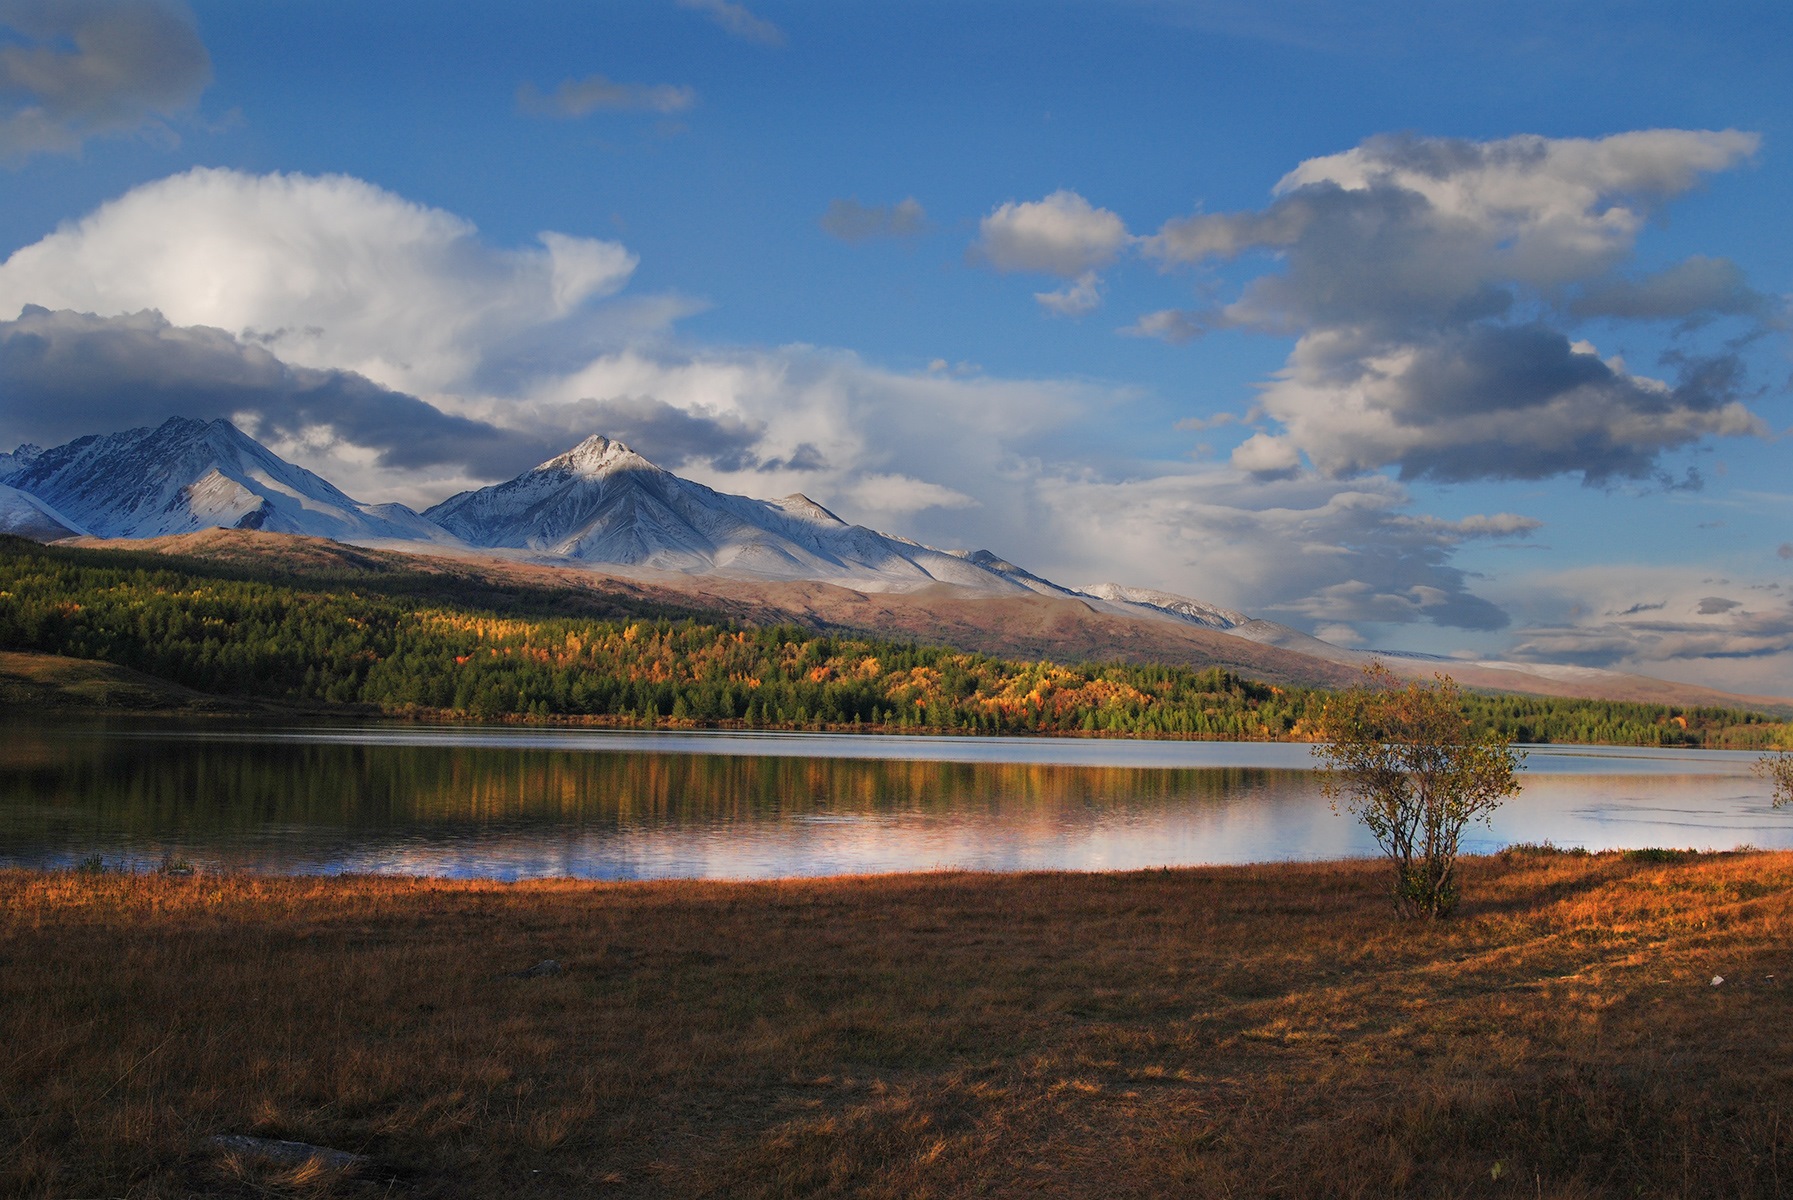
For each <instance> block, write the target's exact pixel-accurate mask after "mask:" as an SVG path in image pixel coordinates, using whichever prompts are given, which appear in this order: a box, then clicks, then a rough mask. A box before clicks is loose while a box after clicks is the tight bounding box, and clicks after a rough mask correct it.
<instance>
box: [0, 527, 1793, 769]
mask: <svg viewBox="0 0 1793 1200" xmlns="http://www.w3.org/2000/svg"><path fill="white" fill-rule="evenodd" d="M0 649H8V650H26V651H36V652H40V653H47V654H58V655H66V656H70V657H74V658H83V659H97V660H103V661H105V662H110V663H115V664H118V665H120V666H124V667H129V668H132V669H134V670H137V671H141V672H144V673H146V674H149V675H153V676H157V677H159V678H161V679H165V680H169V681H172V682H174V683H178V684H181V685H184V686H186V687H189V688H193V689H197V690H199V691H202V692H208V693H212V694H214V695H219V696H227V697H239V698H247V699H255V700H262V701H272V702H277V703H285V704H293V705H300V706H306V707H309V708H314V709H315V708H320V707H321V708H343V709H345V710H352V711H363V712H369V711H373V712H380V713H386V714H393V715H412V716H417V717H427V718H442V719H471V720H485V721H490V720H534V721H574V722H589V723H596V724H608V725H624V726H640V727H674V728H677V727H720V728H751V729H843V728H844V729H863V730H885V731H891V730H901V731H911V732H941V733H982V734H1081V735H1095V736H1100V735H1124V736H1133V737H1142V736H1143V737H1173V738H1212V739H1237V740H1266V739H1302V738H1306V737H1308V736H1310V735H1311V730H1312V728H1313V724H1314V721H1315V719H1316V717H1317V716H1318V713H1319V711H1320V708H1321V706H1322V705H1323V704H1324V703H1325V699H1326V696H1327V694H1328V693H1326V692H1325V691H1323V690H1320V689H1311V688H1289V687H1274V686H1270V685H1268V684H1264V683H1259V682H1256V681H1253V680H1249V679H1245V678H1242V677H1240V676H1238V675H1236V674H1234V673H1231V672H1228V671H1224V670H1220V669H1217V668H1209V669H1205V670H1203V669H1196V668H1192V667H1179V666H1163V665H1142V664H1135V663H1113V662H1110V663H1076V664H1066V663H1055V662H1046V661H1041V662H1017V661H1012V660H1005V659H999V658H994V657H990V656H987V655H982V654H975V653H968V652H965V651H961V650H956V649H952V648H947V647H940V646H924V645H917V644H913V643H904V642H895V641H889V640H880V639H878V638H876V637H872V636H858V635H845V634H840V633H822V632H817V631H814V630H809V629H805V628H801V627H797V626H791V625H784V626H773V627H749V626H745V625H741V624H737V623H731V622H729V621H727V620H726V619H723V618H719V617H715V616H707V615H705V614H702V613H696V612H675V611H672V610H668V609H666V608H665V607H663V606H658V605H652V604H647V603H644V602H639V601H634V600H632V599H631V598H628V597H617V596H604V595H602V594H601V593H581V594H580V595H578V596H573V595H571V594H569V593H568V592H566V591H565V590H563V589H553V588H546V587H543V588H536V589H532V588H528V587H518V588H498V587H493V588H490V589H479V588H471V589H470V588H469V586H468V585H467V583H466V581H465V580H459V579H445V578H442V577H433V576H430V575H428V574H426V573H424V572H416V573H406V572H390V571H386V572H376V571H357V570H354V569H347V568H345V569H341V570H336V571H333V572H326V573H322V574H320V573H315V572H312V573H307V574H306V575H304V576H302V577H299V576H292V575H283V574H282V573H281V572H279V571H278V570H277V569H275V568H273V567H271V566H268V565H266V564H263V565H259V566H258V565H245V564H219V563H216V562H210V561H205V560H198V559H181V558H177V557H169V556H160V555H152V554H139V553H132V552H120V551H112V550H105V551H101V550H82V549H74V548H67V547H57V546H40V545H37V544H35V543H31V542H25V541H21V540H19V539H12V538H7V539H3V540H0ZM1466 701H1467V703H1468V705H1469V707H1470V711H1471V715H1472V716H1473V718H1474V719H1475V720H1476V722H1477V723H1478V725H1479V726H1480V727H1481V728H1483V729H1493V730H1496V731H1498V732H1500V733H1502V734H1505V735H1508V736H1510V737H1512V738H1513V739H1515V740H1517V741H1523V742H1597V743H1607V744H1617V745H1641V746H1659V745H1686V746H1723V747H1735V748H1751V747H1757V746H1762V745H1766V744H1769V742H1770V741H1771V740H1772V739H1773V738H1774V737H1775V736H1776V735H1777V733H1778V732H1779V731H1780V729H1781V726H1780V725H1779V724H1778V723H1776V722H1774V721H1773V720H1772V719H1771V718H1769V717H1767V716H1765V715H1763V714H1760V713H1751V712H1745V711H1740V710H1735V709H1723V708H1692V707H1675V706H1668V705H1659V704H1640V703H1626V702H1617V701H1594V700H1576V699H1561V698H1547V697H1529V696H1512V695H1500V696H1482V695H1474V694H1471V695H1469V696H1467V697H1466Z"/></svg>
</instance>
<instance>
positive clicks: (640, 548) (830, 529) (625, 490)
mask: <svg viewBox="0 0 1793 1200" xmlns="http://www.w3.org/2000/svg"><path fill="white" fill-rule="evenodd" d="M424 515H425V516H426V517H428V518H429V519H431V520H432V521H435V522H436V523H437V524H439V525H441V526H442V527H443V528H444V529H446V530H448V531H449V532H450V533H452V534H454V535H455V536H456V537H458V538H460V539H461V540H463V541H465V542H466V543H468V544H469V545H473V546H480V547H487V548H492V549H500V548H502V549H514V550H531V551H535V552H536V553H538V554H543V555H554V556H556V557H562V558H569V559H573V560H575V561H578V562H582V563H594V564H595V563H614V564H618V565H622V566H641V567H651V568H655V569H658V570H665V571H682V572H687V573H693V574H715V575H726V576H734V577H740V578H750V579H779V580H783V579H789V580H798V579H814V580H826V581H829V582H833V583H840V584H844V585H846V586H848V587H852V588H856V589H858V590H861V591H907V590H914V589H917V588H923V587H927V586H929V585H931V584H936V583H945V584H951V585H954V586H956V587H962V588H969V589H973V590H976V591H979V592H997V593H1005V592H1007V593H1012V592H1018V591H1023V590H1028V591H1031V590H1034V589H1033V588H1032V587H1030V586H1029V585H1027V584H1026V583H1023V582H1021V581H1020V580H1018V579H1017V578H1013V577H1011V576H1010V575H1008V574H1004V573H1003V572H1001V571H997V570H992V569H990V568H989V567H987V566H985V565H983V564H982V563H981V562H979V561H977V559H976V556H975V555H974V556H963V555H957V554H951V553H948V552H946V551H943V550H936V549H934V548H933V547H930V546H924V545H921V544H920V543H919V542H912V541H909V540H908V539H907V538H900V537H892V536H890V535H889V534H883V533H878V532H876V531H874V530H871V529H867V528H865V527H864V526H862V525H849V524H848V523H847V522H845V521H843V520H841V519H840V518H839V517H837V516H835V515H834V514H833V513H831V512H829V511H828V510H827V509H825V508H823V507H822V506H821V505H819V504H817V503H816V502H815V501H813V500H811V499H809V498H808V497H807V496H801V495H793V496H786V497H785V498H784V499H782V500H755V499H752V498H749V497H747V496H733V495H729V494H728V493H725V492H718V491H715V490H714V489H712V488H708V487H705V486H704V485H703V484H700V483H693V482H692V481H690V480H688V479H682V478H680V477H679V476H677V475H674V474H673V473H672V472H670V471H667V470H664V469H662V468H660V467H657V466H655V465H654V464H653V463H651V462H649V461H648V460H647V459H645V458H643V457H642V456H641V455H639V454H637V453H635V452H634V451H633V450H631V449H629V448H628V447H627V446H625V445H623V444H622V443H621V442H615V441H611V440H610V439H609V438H606V437H601V436H594V437H590V438H587V439H586V440H585V441H583V442H581V443H579V445H577V446H575V447H573V449H571V450H569V451H567V452H566V453H565V454H562V455H560V456H558V457H556V458H551V459H549V460H548V461H547V462H545V463H543V464H541V465H540V466H539V467H536V468H534V469H533V470H529V471H525V472H524V473H523V474H521V475H519V476H517V477H516V478H515V479H512V480H510V481H509V482H508V483H501V484H496V485H494V486H492V487H485V488H480V489H479V490H477V491H471V492H462V493H461V494H459V495H457V496H452V497H450V498H449V499H447V500H444V501H443V502H442V503H441V504H438V505H436V506H435V507H434V508H431V509H428V510H426V511H425V513H424ZM988 557H989V558H990V559H991V561H1000V560H996V559H995V557H994V556H993V555H991V556H988ZM1004 565H1006V564H1004ZM1028 578H1029V579H1031V578H1032V577H1031V576H1029V577H1028ZM1048 586H1050V585H1048Z"/></svg>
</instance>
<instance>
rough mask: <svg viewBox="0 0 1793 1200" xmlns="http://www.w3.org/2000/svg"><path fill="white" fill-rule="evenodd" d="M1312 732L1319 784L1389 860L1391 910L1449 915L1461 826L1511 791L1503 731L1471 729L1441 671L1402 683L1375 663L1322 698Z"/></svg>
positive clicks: (1513, 767)
mask: <svg viewBox="0 0 1793 1200" xmlns="http://www.w3.org/2000/svg"><path fill="white" fill-rule="evenodd" d="M1319 735H1320V738H1321V741H1320V744H1319V745H1316V746H1315V747H1314V755H1315V757H1317V758H1319V759H1320V760H1321V761H1322V762H1323V763H1325V764H1326V768H1325V772H1324V775H1323V777H1322V782H1321V788H1322V790H1323V791H1324V793H1325V794H1326V796H1327V797H1328V798H1329V799H1331V800H1332V801H1333V803H1334V805H1337V804H1339V803H1340V802H1341V801H1342V802H1343V804H1344V806H1345V808H1346V810H1347V811H1349V812H1350V813H1351V814H1352V815H1353V816H1355V817H1357V818H1358V819H1359V820H1360V821H1362V822H1363V823H1364V825H1365V826H1367V827H1368V828H1369V831H1370V833H1371V835H1372V836H1373V837H1375V839H1376V844H1377V845H1379V846H1381V847H1382V851H1383V853H1384V854H1386V855H1388V857H1389V859H1390V861H1391V862H1392V863H1393V864H1394V868H1395V884H1394V902H1395V907H1396V909H1397V910H1398V911H1399V912H1401V913H1402V914H1403V915H1408V916H1423V917H1433V918H1437V917H1443V916H1447V915H1449V913H1450V912H1451V910H1452V909H1453V908H1455V907H1456V905H1457V855H1458V851H1459V849H1460V847H1461V844H1462V837H1463V828H1464V826H1466V825H1468V824H1469V822H1471V821H1474V820H1483V821H1485V820H1487V819H1488V817H1489V816H1490V815H1491V814H1492V813H1493V812H1494V810H1495V809H1496V808H1498V807H1499V806H1500V803H1501V801H1502V800H1504V799H1506V798H1507V797H1508V796H1511V795H1513V794H1515V793H1516V792H1518V791H1519V781H1518V778H1517V776H1516V774H1515V772H1517V771H1518V770H1519V768H1520V767H1521V766H1522V765H1523V763H1524V760H1525V754H1524V752H1523V751H1516V750H1514V749H1513V747H1512V744H1511V742H1510V741H1509V740H1508V739H1506V738H1504V737H1500V736H1498V735H1495V734H1492V733H1490V734H1484V735H1482V736H1480V737H1477V736H1475V735H1474V734H1473V733H1472V729H1471V724H1470V720H1469V717H1468V715H1467V714H1466V713H1465V712H1464V710H1463V699H1462V692H1461V690H1460V689H1459V688H1458V687H1457V685H1456V683H1455V682H1454V681H1453V680H1452V679H1451V678H1450V677H1449V676H1448V675H1440V676H1438V677H1436V678H1435V679H1434V680H1432V681H1430V682H1426V681H1418V680H1416V681H1412V682H1408V683H1405V684H1403V683H1402V682H1401V681H1400V680H1399V679H1397V678H1396V677H1395V675H1394V674H1393V672H1391V671H1389V670H1388V668H1387V667H1385V666H1383V665H1382V664H1381V663H1380V662H1374V663H1371V664H1370V665H1369V666H1368V667H1367V668H1365V670H1364V679H1363V682H1362V683H1360V684H1358V685H1357V686H1356V687H1353V688H1351V689H1349V690H1347V691H1344V692H1340V693H1339V694H1337V695H1336V696H1334V697H1333V698H1332V699H1330V700H1328V701H1327V703H1326V706H1325V708H1324V710H1323V711H1322V713H1321V716H1320V722H1319Z"/></svg>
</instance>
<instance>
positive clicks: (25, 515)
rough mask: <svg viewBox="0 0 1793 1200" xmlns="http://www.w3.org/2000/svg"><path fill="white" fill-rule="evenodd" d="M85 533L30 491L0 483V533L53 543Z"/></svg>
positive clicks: (2, 456) (76, 524) (1, 456)
mask: <svg viewBox="0 0 1793 1200" xmlns="http://www.w3.org/2000/svg"><path fill="white" fill-rule="evenodd" d="M6 457H9V456H7V455H0V458H6ZM86 532H87V531H86V530H85V529H82V528H81V526H80V525H79V524H78V523H76V522H75V521H71V520H70V519H69V518H67V517H65V516H63V515H62V514H61V513H59V512H57V511H56V510H55V509H54V508H52V507H50V506H49V505H48V504H45V503H44V502H43V501H42V500H39V499H38V498H37V497H36V496H33V495H32V494H31V493H30V492H21V491H20V490H19V489H18V488H15V487H7V486H6V485H5V484H4V483H0V533H10V534H12V535H13V536H14V537H24V538H30V539H31V540H33V541H37V542H53V541H55V540H56V539H57V538H65V537H77V536H79V535H81V534H83V533H86Z"/></svg>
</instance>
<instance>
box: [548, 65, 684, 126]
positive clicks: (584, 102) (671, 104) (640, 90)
mask: <svg viewBox="0 0 1793 1200" xmlns="http://www.w3.org/2000/svg"><path fill="white" fill-rule="evenodd" d="M696 103H697V92H696V91H694V90H693V89H691V88H689V87H686V86H684V85H683V84H671V83H655V84H644V83H617V82H616V81H615V80H612V79H607V78H605V77H604V76H602V75H587V76H586V77H585V78H584V79H563V80H561V81H560V83H559V84H558V85H557V86H556V87H555V88H554V90H553V91H552V92H543V91H542V90H541V89H540V88H538V87H536V85H535V84H533V83H525V84H523V85H522V86H521V87H519V88H518V89H517V107H518V108H519V109H520V110H522V111H523V112H525V113H528V114H529V115H530V116H533V117H584V116H589V115H590V114H592V113H594V112H657V113H676V112H684V111H686V110H687V109H689V108H691V107H693V106H694V105H696Z"/></svg>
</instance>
